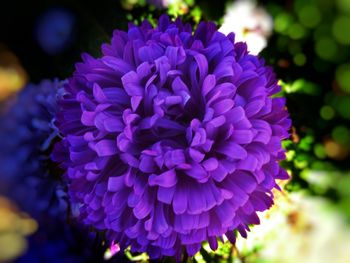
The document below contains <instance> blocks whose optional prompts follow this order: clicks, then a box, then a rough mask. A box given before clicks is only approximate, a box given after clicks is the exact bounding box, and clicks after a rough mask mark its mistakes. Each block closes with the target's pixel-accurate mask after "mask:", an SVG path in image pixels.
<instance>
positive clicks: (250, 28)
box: [219, 0, 273, 55]
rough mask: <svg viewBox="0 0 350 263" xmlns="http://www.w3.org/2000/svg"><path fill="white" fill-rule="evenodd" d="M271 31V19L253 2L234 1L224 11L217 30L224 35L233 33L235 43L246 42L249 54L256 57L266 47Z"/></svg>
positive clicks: (251, 0) (250, 0)
mask: <svg viewBox="0 0 350 263" xmlns="http://www.w3.org/2000/svg"><path fill="white" fill-rule="evenodd" d="M272 29H273V20H272V17H271V16H270V15H269V14H268V13H267V12H266V11H265V9H263V8H261V7H258V6H257V5H256V3H255V1H253V0H246V1H244V0H238V1H234V2H233V4H232V5H231V6H229V7H228V8H227V10H226V15H225V16H224V22H223V24H222V26H221V28H220V29H219V31H220V32H222V33H224V34H226V35H227V34H229V33H231V32H234V33H235V39H236V41H237V42H240V41H241V42H246V43H247V45H248V50H249V51H250V53H252V54H254V55H257V54H258V53H259V52H260V51H261V50H262V49H263V48H265V47H266V45H267V38H268V37H269V36H270V35H271V33H272Z"/></svg>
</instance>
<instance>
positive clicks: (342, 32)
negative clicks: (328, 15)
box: [332, 16, 350, 45]
mask: <svg viewBox="0 0 350 263" xmlns="http://www.w3.org/2000/svg"><path fill="white" fill-rule="evenodd" d="M349 26H350V17H349V16H340V17H338V18H336V19H335V21H334V23H333V27H332V32H333V35H334V37H335V39H336V40H337V41H338V42H339V43H340V44H344V45H348V44H350V30H349Z"/></svg>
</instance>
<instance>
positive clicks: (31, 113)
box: [0, 80, 63, 215]
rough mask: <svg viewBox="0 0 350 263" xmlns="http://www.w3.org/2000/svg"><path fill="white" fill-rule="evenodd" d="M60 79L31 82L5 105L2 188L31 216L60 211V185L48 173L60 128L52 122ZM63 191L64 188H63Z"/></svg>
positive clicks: (0, 133)
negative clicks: (52, 144) (52, 149)
mask: <svg viewBox="0 0 350 263" xmlns="http://www.w3.org/2000/svg"><path fill="white" fill-rule="evenodd" d="M62 84H63V83H62V82H60V81H53V82H52V81H49V80H44V81H42V82H41V83H40V84H39V85H34V84H29V85H27V86H26V87H24V88H23V90H22V91H21V92H19V94H18V95H17V97H16V98H15V99H14V100H13V101H11V102H10V103H9V104H8V105H6V108H5V112H4V113H3V114H2V116H1V119H0V121H1V128H0V182H1V191H2V192H3V193H4V194H6V195H7V196H8V197H11V198H12V199H13V200H14V201H16V202H17V204H18V205H19V206H20V207H21V208H22V209H24V210H26V211H27V212H29V213H30V214H31V215H37V213H40V212H41V211H47V209H49V208H50V211H51V212H53V213H57V212H58V210H60V209H62V208H63V207H61V206H60V205H59V204H58V203H56V204H55V205H52V203H51V202H59V200H60V199H61V198H60V197H59V195H58V194H59V192H60V188H61V186H60V185H59V181H58V180H57V179H55V178H54V176H52V175H49V174H48V167H47V166H46V164H47V163H48V161H49V160H50V159H49V158H48V157H49V155H48V149H49V146H50V143H51V141H52V139H53V138H54V137H55V136H56V135H57V131H56V130H55V129H54V127H53V125H52V119H53V117H54V115H55V114H56V109H57V103H56V95H57V93H58V90H59V88H60V87H61V86H62ZM61 192H62V191H61Z"/></svg>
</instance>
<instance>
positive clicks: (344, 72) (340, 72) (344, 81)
mask: <svg viewBox="0 0 350 263" xmlns="http://www.w3.org/2000/svg"><path fill="white" fill-rule="evenodd" d="M335 76H336V80H337V82H338V84H339V86H340V87H341V89H342V90H343V91H345V92H348V93H350V63H347V64H343V65H340V66H339V67H338V68H337V70H336V73H335Z"/></svg>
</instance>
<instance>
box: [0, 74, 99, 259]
mask: <svg viewBox="0 0 350 263" xmlns="http://www.w3.org/2000/svg"><path fill="white" fill-rule="evenodd" d="M63 84H64V82H62V81H58V80H56V81H49V80H43V81H41V82H40V83H39V84H38V85H35V84H29V85H27V86H26V87H24V88H23V89H22V90H21V91H20V92H19V93H18V95H17V97H16V98H14V99H13V100H12V101H10V102H9V103H8V104H6V105H5V109H4V112H2V115H1V117H0V123H1V127H0V193H1V194H3V195H6V196H7V197H9V198H11V199H12V200H13V201H15V202H16V203H17V205H18V206H19V207H20V208H21V209H23V210H24V211H25V212H27V213H29V214H30V215H31V216H33V217H34V218H35V220H36V221H37V222H38V223H39V229H38V231H37V232H36V233H34V234H33V235H32V236H31V237H30V238H29V245H28V249H27V251H26V253H25V254H24V255H22V256H21V257H20V258H19V259H17V260H16V262H99V260H102V257H103V247H102V246H100V245H99V246H95V247H93V239H94V238H95V237H94V236H93V235H94V234H93V233H85V232H86V231H85V230H86V229H83V228H82V227H81V226H76V225H73V224H68V223H67V215H68V202H67V195H66V192H65V189H64V185H63V184H62V180H60V177H59V176H57V171H55V169H52V168H54V167H53V165H52V162H51V160H50V158H49V151H50V147H51V146H52V141H53V140H54V138H55V137H56V136H57V130H56V129H55V126H54V125H53V124H52V119H53V118H54V116H55V114H56V111H57V96H58V95H59V94H60V93H61V92H63V89H62V85H63ZM83 230H84V232H82V231H83ZM96 240H97V239H96ZM97 243H98V242H97ZM98 244H101V243H98ZM92 248H94V249H92ZM90 260H91V261H90Z"/></svg>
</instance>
